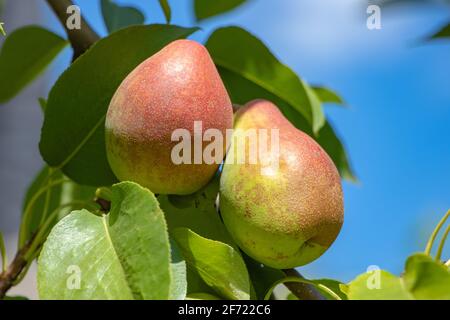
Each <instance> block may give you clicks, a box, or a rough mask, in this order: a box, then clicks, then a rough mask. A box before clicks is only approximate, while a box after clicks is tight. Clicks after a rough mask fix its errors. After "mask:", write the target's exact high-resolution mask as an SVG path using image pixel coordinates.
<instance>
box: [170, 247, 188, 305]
mask: <svg viewBox="0 0 450 320" xmlns="http://www.w3.org/2000/svg"><path fill="white" fill-rule="evenodd" d="M170 248H171V264H170V268H171V274H172V282H171V283H170V300H184V299H185V298H186V293H187V278H186V261H185V260H184V258H183V256H182V254H181V252H180V249H179V248H178V246H177V244H176V242H175V241H172V240H171V241H170Z"/></svg>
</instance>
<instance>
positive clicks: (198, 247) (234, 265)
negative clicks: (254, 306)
mask: <svg viewBox="0 0 450 320" xmlns="http://www.w3.org/2000/svg"><path fill="white" fill-rule="evenodd" d="M172 235H173V237H174V239H175V240H176V241H177V243H178V246H179V247H180V249H181V252H182V253H183V256H184V258H185V259H186V262H187V263H188V264H189V265H190V266H191V267H193V268H194V269H196V271H197V272H198V274H199V275H200V277H201V278H202V279H203V280H204V281H205V282H206V283H207V284H208V285H209V286H210V287H212V288H214V290H216V292H218V293H219V294H221V295H223V296H224V297H226V298H227V299H238V300H248V299H249V298H250V280H249V277H248V272H247V268H246V266H245V263H244V261H243V259H242V257H241V255H240V254H239V252H238V251H237V250H235V249H233V248H232V247H231V246H229V245H227V244H225V243H222V242H219V241H214V240H209V239H206V238H203V237H201V236H199V235H198V234H196V233H194V232H192V231H191V230H189V229H187V228H178V229H176V230H173V231H172Z"/></svg>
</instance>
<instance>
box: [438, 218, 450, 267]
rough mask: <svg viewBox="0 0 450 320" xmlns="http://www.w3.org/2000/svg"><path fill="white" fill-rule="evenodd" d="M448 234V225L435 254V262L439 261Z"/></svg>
mask: <svg viewBox="0 0 450 320" xmlns="http://www.w3.org/2000/svg"><path fill="white" fill-rule="evenodd" d="M449 233H450V225H449V226H447V229H445V232H444V235H443V236H442V239H441V242H440V243H439V247H438V251H437V254H436V260H437V261H441V257H442V251H443V250H444V245H445V242H446V241H447V237H448V234H449Z"/></svg>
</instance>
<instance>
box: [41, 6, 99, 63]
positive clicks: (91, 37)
mask: <svg viewBox="0 0 450 320" xmlns="http://www.w3.org/2000/svg"><path fill="white" fill-rule="evenodd" d="M47 3H48V5H49V6H50V7H51V8H52V9H53V11H54V12H55V14H56V16H57V17H58V19H59V21H60V22H61V24H62V26H63V27H64V29H65V30H66V33H67V37H68V38H69V41H70V44H71V45H72V48H73V58H72V61H74V60H75V59H76V58H78V57H79V56H80V55H81V54H83V53H84V52H85V51H86V50H87V49H89V47H90V46H91V45H92V44H94V43H95V42H96V41H97V40H99V39H100V37H99V36H98V35H97V33H96V32H95V31H94V30H93V29H92V28H91V27H90V25H89V24H88V23H87V22H86V20H85V19H84V18H83V16H81V17H80V20H81V24H80V27H81V28H80V29H69V28H68V26H67V18H68V17H69V16H68V13H67V8H68V7H70V6H72V5H73V2H72V1H71V0H47Z"/></svg>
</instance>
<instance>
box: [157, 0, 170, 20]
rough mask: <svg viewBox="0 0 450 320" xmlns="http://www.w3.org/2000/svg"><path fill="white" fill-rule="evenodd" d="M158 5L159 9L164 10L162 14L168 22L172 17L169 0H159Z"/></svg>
mask: <svg viewBox="0 0 450 320" xmlns="http://www.w3.org/2000/svg"><path fill="white" fill-rule="evenodd" d="M159 5H160V6H161V9H162V10H163V12H164V16H165V17H166V21H167V23H170V20H171V18H172V10H171V9H170V5H169V1H168V0H159Z"/></svg>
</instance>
